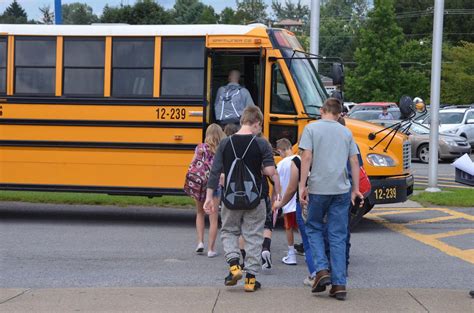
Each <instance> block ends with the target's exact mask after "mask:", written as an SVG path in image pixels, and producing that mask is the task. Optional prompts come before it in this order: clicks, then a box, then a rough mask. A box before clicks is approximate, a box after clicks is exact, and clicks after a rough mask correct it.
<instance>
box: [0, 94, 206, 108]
mask: <svg viewBox="0 0 474 313" xmlns="http://www.w3.org/2000/svg"><path fill="white" fill-rule="evenodd" d="M0 102H1V103H11V104H52V105H56V104H57V105H61V104H67V105H125V106H127V105H129V106H203V105H204V101H203V100H202V98H201V99H196V98H193V99H191V98H188V99H185V98H168V99H166V98H156V99H151V98H113V97H110V98H62V97H16V96H2V97H1V99H0Z"/></svg>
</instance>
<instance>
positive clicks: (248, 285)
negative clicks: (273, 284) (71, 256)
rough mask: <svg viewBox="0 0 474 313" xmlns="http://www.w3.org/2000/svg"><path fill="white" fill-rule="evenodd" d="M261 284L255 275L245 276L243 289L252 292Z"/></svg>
mask: <svg viewBox="0 0 474 313" xmlns="http://www.w3.org/2000/svg"><path fill="white" fill-rule="evenodd" d="M261 287H262V285H261V284H260V283H259V282H258V281H257V279H256V278H255V277H252V278H248V277H245V285H244V290H245V291H246V292H254V291H255V290H257V289H260V288H261Z"/></svg>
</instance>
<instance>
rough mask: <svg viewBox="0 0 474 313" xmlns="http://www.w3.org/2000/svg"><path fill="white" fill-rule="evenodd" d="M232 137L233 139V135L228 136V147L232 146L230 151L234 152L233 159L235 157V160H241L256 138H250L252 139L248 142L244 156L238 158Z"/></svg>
mask: <svg viewBox="0 0 474 313" xmlns="http://www.w3.org/2000/svg"><path fill="white" fill-rule="evenodd" d="M232 137H234V135H232V136H230V137H229V140H230V145H231V146H232V151H233V152H234V157H235V158H236V159H243V158H245V155H246V154H247V152H248V151H249V148H250V146H251V145H252V142H253V141H254V140H255V138H256V137H257V136H255V135H254V136H253V137H252V139H251V140H250V142H249V144H248V146H247V148H245V151H244V154H242V156H241V157H240V158H239V157H238V156H237V153H236V152H235V147H234V143H233V142H232Z"/></svg>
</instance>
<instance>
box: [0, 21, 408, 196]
mask: <svg viewBox="0 0 474 313" xmlns="http://www.w3.org/2000/svg"><path fill="white" fill-rule="evenodd" d="M231 69H239V70H240V72H241V73H242V85H244V86H245V87H246V88H247V89H248V90H249V92H250V94H251V96H252V98H253V100H254V102H255V104H256V105H258V106H259V107H260V108H261V109H262V111H263V112H264V116H265V123H264V126H263V133H264V135H265V136H266V137H267V138H269V140H270V141H271V142H272V143H274V142H275V141H276V140H277V139H279V138H282V137H287V138H288V139H290V141H291V142H292V143H293V144H296V143H297V140H298V138H299V136H300V134H301V133H302V131H303V128H304V127H305V125H307V123H310V122H313V121H315V120H317V118H318V113H319V108H320V107H321V105H322V104H323V102H324V100H325V99H326V98H327V94H326V91H325V89H324V88H323V85H322V83H321V81H320V79H319V76H318V73H317V71H316V69H315V67H314V66H313V63H312V61H311V59H310V56H309V55H308V54H306V53H305V52H304V51H302V48H301V46H300V44H299V43H298V40H297V39H296V37H295V36H294V35H293V34H292V33H290V32H288V31H286V30H282V29H270V28H266V27H265V26H263V25H249V26H241V25H150V26H142V25H139V26H130V25H91V26H89V25H87V26H76V25H69V26H68V25H0V189H2V190H41V191H73V192H97V193H108V194H132V195H147V196H158V195H163V194H182V190H183V182H184V177H185V173H186V170H187V166H188V164H189V162H190V160H191V158H192V156H193V152H194V148H195V146H196V144H198V143H200V142H202V141H203V134H204V131H205V129H206V127H207V125H209V124H210V123H212V122H213V121H214V120H215V118H214V109H213V108H214V101H215V96H216V92H217V89H218V88H219V87H220V86H223V85H225V84H226V83H227V81H226V80H227V73H228V71H229V70H231ZM316 122H317V121H316ZM346 122H347V127H349V128H350V129H351V131H352V133H353V134H354V137H355V139H356V142H357V143H358V145H359V147H360V150H361V155H362V157H363V160H364V165H365V168H366V171H367V172H368V174H369V176H370V178H371V181H372V185H373V192H372V195H371V196H370V198H369V200H370V203H371V205H373V204H376V203H388V202H400V201H404V200H405V199H406V198H407V196H408V195H409V194H410V193H411V192H412V189H413V177H412V175H411V174H410V151H409V149H410V144H409V142H408V141H407V138H406V137H405V136H404V135H402V134H398V135H395V136H394V137H393V138H391V136H389V137H387V139H386V140H385V141H383V142H381V143H380V144H378V145H376V143H377V141H378V139H380V138H381V136H382V135H384V134H385V133H386V132H385V133H384V132H382V134H380V135H379V136H378V138H377V139H372V140H371V139H369V134H370V133H372V132H375V131H377V130H380V128H379V127H378V126H375V125H373V124H369V123H365V122H361V121H356V120H351V119H347V121H346ZM327 135H328V136H331V134H327ZM390 139H391V143H389V140H390Z"/></svg>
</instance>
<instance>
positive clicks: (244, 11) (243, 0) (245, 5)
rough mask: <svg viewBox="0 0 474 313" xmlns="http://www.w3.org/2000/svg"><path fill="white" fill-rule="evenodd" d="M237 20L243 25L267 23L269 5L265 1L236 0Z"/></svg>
mask: <svg viewBox="0 0 474 313" xmlns="http://www.w3.org/2000/svg"><path fill="white" fill-rule="evenodd" d="M236 3H237V12H236V20H238V21H239V23H241V24H249V23H266V21H267V19H268V15H267V12H266V10H267V5H266V4H265V2H264V1H263V0H236Z"/></svg>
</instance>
